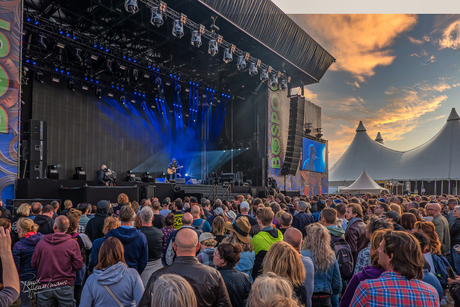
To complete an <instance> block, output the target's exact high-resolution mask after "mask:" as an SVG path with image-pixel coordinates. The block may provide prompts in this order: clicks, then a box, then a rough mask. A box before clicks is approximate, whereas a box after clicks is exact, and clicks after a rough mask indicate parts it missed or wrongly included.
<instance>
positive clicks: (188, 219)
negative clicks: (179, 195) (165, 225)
mask: <svg viewBox="0 0 460 307" xmlns="http://www.w3.org/2000/svg"><path fill="white" fill-rule="evenodd" d="M181 223H182V227H181V228H180V229H178V230H175V231H174V232H173V233H171V235H170V236H169V239H168V244H166V246H167V247H166V251H165V254H164V262H165V263H166V265H171V264H172V263H173V262H174V259H175V258H176V250H175V249H174V241H175V240H176V235H177V234H178V233H179V231H180V230H182V229H184V228H188V229H192V230H193V231H194V232H195V233H196V230H195V229H194V228H193V226H192V223H193V216H192V215H191V214H190V213H188V212H187V213H184V214H183V215H182V218H181ZM197 236H198V233H197Z"/></svg>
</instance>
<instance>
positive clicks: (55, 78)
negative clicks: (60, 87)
mask: <svg viewBox="0 0 460 307" xmlns="http://www.w3.org/2000/svg"><path fill="white" fill-rule="evenodd" d="M52 80H53V82H56V83H59V81H61V79H59V78H58V77H53V79H52Z"/></svg>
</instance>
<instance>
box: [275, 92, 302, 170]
mask: <svg viewBox="0 0 460 307" xmlns="http://www.w3.org/2000/svg"><path fill="white" fill-rule="evenodd" d="M290 104H291V106H290V112H289V132H288V142H287V147H286V154H285V157H284V163H283V168H282V170H281V173H282V174H283V175H295V174H296V173H297V168H298V166H299V160H300V155H301V152H302V138H303V135H302V134H303V122H304V118H305V114H304V110H305V98H304V97H301V96H295V97H292V98H291V101H290Z"/></svg>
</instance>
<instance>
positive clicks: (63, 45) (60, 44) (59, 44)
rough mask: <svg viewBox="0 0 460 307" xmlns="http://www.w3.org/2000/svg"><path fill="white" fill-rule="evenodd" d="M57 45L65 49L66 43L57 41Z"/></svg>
mask: <svg viewBox="0 0 460 307" xmlns="http://www.w3.org/2000/svg"><path fill="white" fill-rule="evenodd" d="M56 46H57V47H58V48H61V49H64V48H65V44H64V43H60V42H59V43H57V44H56Z"/></svg>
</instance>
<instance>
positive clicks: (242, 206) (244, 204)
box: [240, 201, 249, 209]
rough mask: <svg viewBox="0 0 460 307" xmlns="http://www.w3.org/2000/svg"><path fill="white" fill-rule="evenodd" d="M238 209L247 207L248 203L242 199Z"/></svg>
mask: <svg viewBox="0 0 460 307" xmlns="http://www.w3.org/2000/svg"><path fill="white" fill-rule="evenodd" d="M240 209H249V204H248V202H247V201H242V202H241V204H240Z"/></svg>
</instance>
